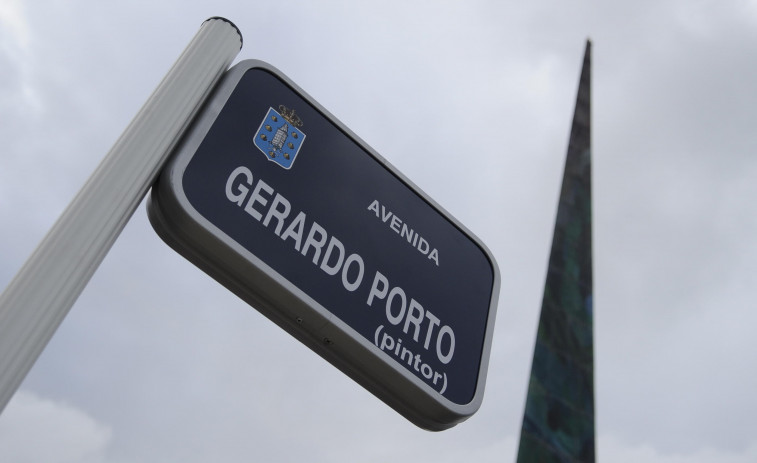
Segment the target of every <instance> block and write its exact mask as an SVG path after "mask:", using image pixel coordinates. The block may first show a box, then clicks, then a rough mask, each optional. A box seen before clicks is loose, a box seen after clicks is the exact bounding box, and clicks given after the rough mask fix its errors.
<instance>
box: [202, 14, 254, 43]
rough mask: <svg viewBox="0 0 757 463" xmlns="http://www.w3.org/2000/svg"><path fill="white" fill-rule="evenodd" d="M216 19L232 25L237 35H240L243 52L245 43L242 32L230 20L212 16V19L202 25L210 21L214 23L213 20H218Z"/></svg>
mask: <svg viewBox="0 0 757 463" xmlns="http://www.w3.org/2000/svg"><path fill="white" fill-rule="evenodd" d="M216 19H217V20H219V21H223V22H226V23H228V24H230V25H231V27H233V28H234V29H235V30H236V31H237V34H239V49H240V50H241V49H242V44H243V43H244V37H242V31H240V30H239V28H238V27H237V25H236V24H234V23H233V22H231V21H229V20H228V19H226V18H224V17H223V16H211V17H210V18H208V19H206V20H205V21H203V22H202V23H203V24H205V23H206V22H208V21H213V20H216Z"/></svg>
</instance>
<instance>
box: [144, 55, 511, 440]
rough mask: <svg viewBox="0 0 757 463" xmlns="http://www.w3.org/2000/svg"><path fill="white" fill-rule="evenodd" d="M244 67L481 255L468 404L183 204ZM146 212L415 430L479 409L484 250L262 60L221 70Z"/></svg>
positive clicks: (487, 342) (186, 250)
mask: <svg viewBox="0 0 757 463" xmlns="http://www.w3.org/2000/svg"><path fill="white" fill-rule="evenodd" d="M252 69H260V70H264V71H266V72H268V73H270V74H272V75H273V76H274V77H276V78H278V79H279V80H281V81H282V82H283V83H284V84H285V85H286V86H288V87H289V89H291V90H292V91H293V92H295V93H296V94H298V95H299V97H301V98H302V99H304V100H305V101H306V102H307V103H308V104H309V105H311V106H312V107H313V108H315V109H316V110H317V111H318V112H320V114H321V115H323V116H324V117H325V118H326V119H327V120H328V121H329V122H331V123H332V124H334V125H335V126H336V127H337V128H338V129H339V130H340V131H341V132H342V133H343V134H344V135H345V136H346V137H348V138H349V139H351V140H352V141H353V142H354V143H355V144H357V145H358V146H359V147H360V148H361V149H362V150H363V151H364V152H365V153H366V154H367V155H369V156H371V157H372V158H373V159H375V160H376V161H377V162H378V163H379V164H380V165H381V166H382V167H383V168H384V169H386V170H387V171H388V172H389V173H390V174H391V175H393V176H395V177H396V178H397V179H399V180H400V181H401V182H402V183H404V184H405V185H406V186H407V187H408V188H409V189H410V190H412V192H413V193H415V194H416V195H418V196H419V197H420V198H421V199H422V200H424V201H425V202H426V203H427V204H428V205H429V206H430V207H431V208H433V209H434V210H435V211H436V212H437V213H438V214H440V215H441V216H442V217H443V218H444V219H446V220H447V221H449V222H450V223H451V224H452V225H454V227H456V228H457V229H458V230H459V231H460V232H461V233H462V234H463V235H465V237H467V238H468V239H470V240H471V241H472V242H473V244H474V245H475V246H476V247H478V248H479V249H480V250H481V251H482V253H483V254H484V255H485V258H486V259H487V260H488V263H489V265H490V266H491V272H492V287H491V294H490V295H489V305H488V314H487V315H486V326H485V330H484V339H483V341H482V351H481V357H480V364H479V368H478V377H477V379H476V386H475V392H474V394H473V397H472V399H471V400H470V402H467V403H463V404H458V403H455V402H453V401H451V400H449V399H447V398H446V397H444V396H443V395H441V394H440V393H439V392H438V391H436V390H435V389H433V388H431V387H430V386H429V385H428V384H426V383H424V382H423V381H421V380H420V379H419V378H418V377H417V376H415V375H413V374H412V373H411V372H409V371H408V370H407V369H406V368H403V367H402V366H400V365H399V364H398V362H397V361H396V360H393V359H392V357H391V356H390V355H388V354H387V353H386V352H385V351H383V350H381V349H379V347H378V346H377V345H374V343H372V342H370V341H369V340H368V339H366V338H365V336H364V335H362V334H360V333H358V332H357V331H356V330H355V329H353V328H352V327H351V326H350V325H349V324H347V323H345V322H344V321H343V320H341V319H340V318H339V317H338V316H335V315H334V314H333V313H332V311H330V310H328V308H327V307H324V306H323V305H321V304H320V303H318V302H317V301H316V300H315V299H314V298H313V297H311V295H308V294H307V293H306V292H304V291H303V290H301V289H300V288H298V287H297V286H296V285H295V284H293V283H292V282H291V281H289V280H288V279H287V278H285V277H284V276H282V275H281V274H280V273H278V272H277V271H276V270H274V269H273V268H272V267H271V266H270V265H269V264H268V263H266V262H264V261H263V260H262V259H261V258H259V257H258V256H256V255H254V254H253V253H252V252H250V251H249V250H248V249H246V248H245V247H244V246H242V245H241V244H240V243H238V242H237V241H235V240H234V239H232V238H231V237H230V236H228V234H226V232H224V231H223V230H221V229H220V228H219V227H218V226H216V225H215V224H213V223H212V222H211V221H210V220H208V219H207V218H206V217H204V216H203V215H202V214H201V213H200V212H198V211H197V210H196V209H195V208H194V207H193V206H192V204H191V203H190V201H189V199H188V198H187V195H186V193H185V191H184V186H183V176H184V172H185V171H186V169H187V166H188V164H189V162H190V161H191V160H192V158H193V156H194V154H195V152H196V151H197V150H198V148H199V146H200V144H201V143H202V142H203V140H204V139H205V136H206V135H207V134H208V132H209V131H210V130H211V128H212V127H213V124H214V123H215V121H216V119H217V118H218V115H219V114H220V113H221V111H222V110H223V108H224V106H225V105H226V103H227V101H228V100H229V98H230V96H231V95H232V92H233V91H234V90H235V89H236V87H237V85H238V84H239V82H240V80H241V79H242V77H243V76H244V75H245V73H246V72H248V71H250V70H252ZM253 149H254V148H253ZM255 154H256V155H260V156H262V154H260V153H255ZM147 210H148V216H149V219H150V222H151V224H152V225H153V228H154V229H155V230H156V232H157V233H158V235H159V236H160V237H161V238H162V239H163V240H164V241H165V242H166V243H167V244H168V245H169V246H170V247H172V248H173V249H174V250H175V251H177V252H178V253H179V254H181V255H182V256H184V257H185V258H186V259H187V260H189V261H190V262H192V263H194V264H195V265H196V266H197V267H199V268H200V269H202V270H203V271H205V272H206V273H207V274H208V275H210V276H211V277H213V278H214V279H215V280H217V281H218V282H219V283H221V284H222V285H224V286H225V287H227V288H228V289H229V290H231V291H232V292H233V293H235V294H236V295H237V296H239V297H240V298H241V299H242V300H244V301H245V302H247V303H248V304H250V305H251V306H252V307H254V308H255V309H256V310H258V311H259V312H261V313H262V314H263V315H264V316H266V317H267V318H269V319H270V320H271V321H273V322H274V323H276V324H277V325H279V327H281V328H282V329H284V330H285V331H287V332H288V333H290V334H291V335H292V336H294V337H295V338H296V339H298V340H299V341H300V342H302V343H303V344H305V345H306V346H308V347H309V348H310V349H311V350H313V351H314V352H315V353H317V354H318V355H320V356H321V357H323V358H324V359H325V360H327V361H328V362H330V363H331V364H332V365H334V366H336V367H337V368H339V369H340V370H341V371H342V372H344V373H345V374H346V375H347V376H349V377H351V378H352V379H353V380H355V381H356V382H358V383H359V384H360V385H362V386H363V387H364V388H365V389H367V390H368V391H370V392H371V393H373V394H374V395H375V396H377V397H378V398H379V399H381V400H382V401H384V402H385V403H386V404H387V405H389V406H390V407H392V408H393V409H395V410H396V411H397V412H399V413H400V414H401V415H403V416H404V417H405V418H407V419H408V420H410V421H411V422H413V423H414V424H416V425H417V426H419V427H421V428H424V429H427V430H432V431H440V430H444V429H447V428H450V427H452V426H454V425H456V424H457V423H459V422H461V421H464V420H465V419H467V418H468V417H470V416H471V415H472V414H473V413H475V412H476V411H477V410H478V409H479V407H480V406H481V403H482V400H483V392H484V385H485V381H486V373H487V369H488V363H489V353H490V350H491V342H492V335H493V330H494V321H495V316H496V309H497V302H498V296H499V287H500V275H499V269H498V267H497V264H496V261H495V260H494V257H493V256H492V254H491V252H490V251H489V250H488V248H487V247H486V246H485V245H484V244H483V243H482V242H481V241H480V240H479V239H478V238H477V237H475V235H473V234H472V233H471V232H470V231H469V230H468V229H467V228H465V227H464V226H463V225H462V224H461V223H459V222H458V221H457V220H456V219H455V218H454V217H452V216H451V215H450V214H449V213H447V212H446V211H445V210H444V209H443V208H442V207H441V206H439V205H438V204H436V202H434V201H433V200H432V199H431V198H430V197H428V195H426V194H425V193H424V192H423V191H422V190H421V189H420V188H418V187H417V186H416V185H415V184H413V183H412V182H411V181H410V180H409V179H407V178H406V177H405V176H404V175H403V174H402V173H400V172H399V171H398V170H397V169H396V168H394V167H393V166H392V165H391V164H390V163H389V162H388V161H386V160H385V159H384V158H383V157H381V156H380V155H379V154H378V153H377V152H375V151H374V150H373V149H372V148H370V147H369V146H368V144H367V143H365V142H364V141H363V140H361V139H360V138H359V137H358V136H357V135H355V134H354V133H353V132H352V131H351V130H350V129H349V128H347V127H346V126H345V125H344V124H343V123H341V122H340V121H339V120H338V119H337V118H336V117H334V116H333V115H331V114H330V113H329V112H328V111H327V110H326V109H325V108H323V107H322V106H321V105H320V104H319V103H318V102H316V101H315V100H314V99H313V98H312V97H310V96H309V95H308V94H307V93H306V92H305V91H303V90H302V89H301V88H300V87H298V86H297V85H296V84H295V83H294V82H292V81H291V80H290V79H289V78H288V77H286V76H285V75H284V74H283V73H281V72H280V71H279V70H277V69H276V68H274V67H273V66H271V65H269V64H268V63H265V62H263V61H259V60H245V61H242V62H240V63H239V64H237V65H236V66H234V67H232V68H231V69H230V70H229V71H227V73H226V75H225V76H224V78H223V80H222V82H221V83H220V84H219V85H218V87H217V88H216V90H215V92H214V95H212V96H211V98H210V99H209V100H208V103H206V105H205V107H204V108H203V110H202V111H201V113H200V114H199V116H198V117H197V118H196V119H195V121H194V122H193V124H192V127H191V128H190V130H188V131H187V135H185V137H184V139H183V140H182V142H181V143H180V144H179V146H178V147H177V149H176V150H175V153H174V155H173V157H172V159H171V160H170V161H169V163H168V165H167V166H166V168H165V169H164V170H163V172H162V174H161V175H160V177H159V179H158V180H157V181H156V183H155V185H154V186H153V189H152V191H151V193H150V197H149V199H148V204H147ZM376 336H377V337H378V334H377V335H376ZM376 343H378V341H377V342H376Z"/></svg>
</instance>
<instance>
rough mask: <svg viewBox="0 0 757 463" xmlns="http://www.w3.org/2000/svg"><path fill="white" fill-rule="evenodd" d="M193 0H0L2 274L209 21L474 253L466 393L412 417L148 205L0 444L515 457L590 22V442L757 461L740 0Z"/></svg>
mask: <svg viewBox="0 0 757 463" xmlns="http://www.w3.org/2000/svg"><path fill="white" fill-rule="evenodd" d="M207 3H209V2H199V1H190V0H181V1H161V2H156V1H154V0H153V1H149V2H148V1H134V2H128V3H127V2H115V1H113V2H105V1H84V0H76V1H66V2H63V1H54V0H39V1H37V0H35V1H34V2H22V1H20V0H18V1H16V0H0V146H1V148H0V287H4V286H5V285H6V284H7V283H8V282H9V281H10V279H11V278H12V277H13V275H14V274H15V273H16V271H17V270H18V269H19V267H20V266H21V265H22V264H23V262H24V261H25V259H26V258H27V257H28V256H29V254H30V253H31V252H32V250H33V249H34V247H35V246H36V245H37V244H38V242H39V241H40V240H41V238H42V237H43V235H44V234H45V233H46V231H47V230H48V229H49V227H50V226H51V225H52V223H53V222H54V220H55V219H56V218H57V217H58V215H59V214H60V213H61V211H62V210H63V208H64V207H65V206H66V204H68V202H69V201H70V199H71V198H72V197H73V196H74V194H75V193H76V191H78V189H79V188H80V187H81V185H82V184H83V183H84V181H85V180H86V178H87V177H88V176H89V175H90V173H91V172H92V171H93V170H94V168H95V167H96V165H97V164H98V162H99V161H100V160H101V159H102V157H103V156H104V155H105V153H107V151H108V150H109V148H110V147H111V145H112V144H113V142H114V141H115V140H116V139H117V137H118V136H119V134H120V133H121V132H122V130H123V129H124V128H125V127H126V125H127V124H128V122H129V121H130V119H131V118H132V117H133V116H134V114H135V113H136V112H137V110H138V109H139V108H140V107H141V105H142V104H143V103H144V101H145V100H146V98H147V97H148V95H149V94H150V93H151V92H152V90H153V89H154V88H155V86H156V85H157V83H158V82H159V81H160V79H161V78H162V77H163V75H164V74H165V72H166V71H167V70H168V69H169V67H170V66H171V64H172V63H173V61H174V60H175V59H176V57H177V56H178V55H179V53H180V52H181V50H182V49H183V48H184V47H185V46H186V44H187V43H188V42H189V40H190V39H191V37H192V36H193V35H194V34H195V32H196V31H197V30H198V28H199V26H200V24H201V23H202V21H203V20H204V19H206V18H208V17H211V16H225V17H227V18H229V19H231V20H232V21H234V22H235V23H236V24H237V26H239V28H240V29H241V31H242V33H243V35H244V39H245V43H244V48H243V49H242V51H241V53H240V55H239V57H238V59H247V58H258V59H262V60H264V61H267V62H269V63H271V64H273V65H274V66H276V67H277V68H279V69H280V70H282V71H283V72H284V73H286V74H287V75H288V76H289V77H290V78H291V79H293V80H294V81H295V82H297V83H298V84H299V85H300V86H301V87H302V88H304V89H305V90H306V91H307V92H308V93H309V94H310V95H312V96H313V97H314V98H316V99H317V100H318V101H319V102H320V103H321V104H322V105H323V106H325V107H326V108H327V109H328V110H329V111H331V113H333V114H334V115H336V116H337V117H338V118H339V119H340V120H342V122H344V123H345V124H346V125H347V126H349V127H350V128H351V129H352V130H353V131H354V132H355V133H357V134H358V135H359V136H360V137H361V138H363V139H364V140H365V141H366V142H367V143H369V144H370V145H371V146H372V147H373V148H375V149H376V150H377V151H378V152H379V153H381V154H382V155H383V156H384V157H385V158H386V159H387V160H389V162H391V163H392V164H393V165H395V166H396V167H397V168H398V169H399V170H400V171H402V172H403V173H404V174H405V175H407V176H408V177H409V178H410V179H412V180H413V181H414V182H415V183H416V184H417V185H418V186H420V187H421V188H422V189H423V190H424V191H426V192H427V193H428V194H429V195H430V196H431V197H433V198H434V199H435V200H436V201H437V202H438V203H439V204H440V205H442V206H443V207H444V208H445V209H447V210H448V211H449V212H450V213H452V214H453V215H454V216H455V217H457V218H458V219H459V220H460V221H461V222H462V223H464V224H465V225H466V226H467V227H468V228H469V229H471V230H472V231H473V232H474V233H475V234H477V235H478V236H479V237H480V238H481V239H482V240H483V241H484V242H485V243H486V244H487V245H488V246H489V248H490V249H491V250H492V252H493V253H494V255H495V257H496V259H497V262H498V264H499V267H500V270H501V274H502V287H501V295H500V302H499V309H498V315H497V323H496V330H495V337H494V343H493V348H492V355H491V362H490V370H489V378H488V382H487V389H486V394H485V396H484V403H483V406H482V407H481V410H480V411H479V412H478V413H477V414H476V415H474V416H473V417H472V418H470V419H469V420H468V421H466V422H464V423H462V424H460V425H458V426H457V427H455V428H453V429H451V430H448V431H444V432H442V433H429V432H426V431H423V430H420V429H418V428H416V427H414V426H413V425H412V424H410V423H409V422H407V421H406V420H405V419H404V418H402V417H400V416H399V415H398V414H397V413H396V412H394V411H393V410H391V409H389V408H388V407H387V406H386V405H384V404H383V403H382V402H380V401H379V400H378V399H376V398H374V397H373V396H372V395H370V394H369V393H368V392H366V391H365V390H363V389H362V388H361V387H359V386H357V385H356V384H355V383H353V382H352V381H351V380H350V379H348V378H347V377H345V376H344V375H342V374H341V373H340V372H339V371H337V370H336V369H334V368H333V367H331V366H330V365H329V364H327V363H326V362H325V361H323V360H322V359H321V358H320V357H318V356H317V355H315V354H313V353H312V352H310V351H309V350H308V349H307V348H305V347H303V346H301V345H300V344H299V343H298V342H297V341H295V340H294V339H293V338H291V337H290V336H289V335H287V334H286V333H284V332H283V331H282V330H280V329H279V328H278V327H277V326H275V325H274V324H272V323H271V322H269V321H268V320H267V319H265V318H264V317H262V316H261V315H260V314H259V313H257V312H256V311H255V310H254V309H252V308H250V307H249V306H247V305H246V304H244V303H243V302H241V301H240V300H239V299H237V298H236V297H235V296H233V295H232V294H230V293H229V292H228V291H227V290H225V289H224V288H222V287H221V286H220V285H218V284H217V283H216V282H214V281H213V280H212V279H210V278H209V277H207V276H206V275H205V274H203V273H202V272H201V271H199V270H197V269H196V268H195V267H194V266H193V265H191V264H190V263H188V262H186V261H185V260H184V259H183V258H181V257H180V256H179V255H178V254H176V253H175V252H174V251H172V250H171V249H170V248H168V247H167V246H166V245H165V244H164V243H163V242H162V241H161V240H160V239H159V238H158V237H157V235H156V234H155V233H154V231H153V230H152V228H151V226H150V225H149V223H148V221H147V217H146V213H145V210H144V206H141V207H140V208H139V209H138V210H137V212H136V214H135V215H134V217H133V218H132V220H131V221H130V222H129V224H128V225H127V227H126V228H125V230H124V231H123V233H122V235H121V237H120V238H119V239H118V241H117V242H116V244H115V245H114V247H113V248H112V250H111V252H110V253H109V255H108V256H107V258H106V259H105V261H104V262H103V264H102V265H101V267H100V268H99V270H98V271H97V273H96V274H95V276H94V278H93V279H92V280H91V282H90V283H89V285H88V286H87V288H86V289H85V291H84V292H83V294H82V295H81V297H80V298H79V300H78V301H77V303H76V304H75V305H74V307H73V308H72V310H71V312H70V314H69V315H68V317H67V318H66V320H65V321H64V322H63V324H62V325H61V327H60V329H59V330H58V332H57V333H56V335H55V337H54V338H53V339H52V341H51V342H50V344H49V345H48V347H47V348H46V350H45V351H44V353H43V354H42V356H41V357H40V359H39V360H38V362H37V363H36V365H35V366H34V368H33V369H32V371H31V372H30V374H29V375H28V377H27V379H26V381H25V382H24V383H23V385H22V386H21V388H20V389H19V391H18V392H17V393H16V395H15V397H14V398H13V399H12V401H11V402H10V404H9V405H8V407H7V408H6V409H5V411H4V412H3V414H2V415H0V461H9V462H10V461H13V462H39V461H44V462H51V463H63V462H81V463H136V462H140V463H152V462H165V461H183V462H187V463H194V462H207V461H225V462H242V461H245V462H249V461H260V462H289V461H303V460H306V461H314V462H354V461H361V462H387V461H403V462H404V461H407V462H411V461H412V462H435V463H440V462H460V461H477V462H495V461H496V462H501V461H507V462H509V461H514V459H515V454H516V451H517V441H518V436H519V431H520V423H521V420H522V414H523V407H524V400H525V394H526V386H527V382H528V374H529V370H530V361H531V355H532V350H533V344H534V338H535V333H536V324H537V320H538V314H539V309H540V303H541V297H542V291H543V285H544V278H545V272H546V263H547V257H548V250H549V246H550V241H551V233H552V227H553V221H554V216H555V212H556V206H557V199H558V188H559V184H560V179H561V175H562V166H563V160H564V156H565V151H566V147H567V140H568V131H569V127H570V118H571V115H572V110H573V104H574V99H575V92H576V86H577V82H578V76H579V71H580V62H581V57H582V53H583V49H584V43H585V40H586V39H587V38H589V37H590V38H591V39H592V41H593V43H594V57H593V58H594V67H593V78H594V86H593V98H594V105H593V122H594V126H593V131H594V132H593V143H594V146H593V156H594V161H593V162H594V184H593V187H594V234H595V242H594V262H595V333H596V336H595V349H596V390H597V392H596V407H597V416H596V419H597V438H598V442H597V453H598V458H599V460H601V461H612V462H636V461H646V462H652V463H679V462H695V463H711V462H719V463H721V462H726V463H742V462H753V461H755V460H757V419H756V418H755V417H757V400H755V399H754V398H753V396H754V391H757V371H755V366H756V365H757V337H755V336H753V334H752V332H753V331H754V327H755V326H757V312H755V308H756V307H757V302H755V300H756V299H757V297H756V296H757V289H756V288H757V264H755V262H757V206H755V205H754V199H755V198H757V129H756V128H755V127H756V124H757V122H756V121H757V85H755V82H757V2H756V1H755V0H720V1H707V0H657V1H647V0H642V1H636V2H611V1H610V2H608V1H605V2H591V1H588V0H581V1H576V2H561V1H552V0H535V1H532V2H512V1H476V0H466V1H465V2H463V1H458V2H452V1H424V2H418V1H407V0H404V1H394V0H381V1H376V2H373V1H370V2H348V1H321V2H305V1H289V2H261V1H248V2H224V1H216V2H212V3H213V6H212V7H211V6H206V5H205V4H207ZM242 3H243V4H244V6H240V5H241V4H242ZM417 127H422V128H423V130H422V131H418V130H417ZM474 154H475V159H484V160H485V161H477V162H475V163H472V162H470V159H472V157H473V155H474Z"/></svg>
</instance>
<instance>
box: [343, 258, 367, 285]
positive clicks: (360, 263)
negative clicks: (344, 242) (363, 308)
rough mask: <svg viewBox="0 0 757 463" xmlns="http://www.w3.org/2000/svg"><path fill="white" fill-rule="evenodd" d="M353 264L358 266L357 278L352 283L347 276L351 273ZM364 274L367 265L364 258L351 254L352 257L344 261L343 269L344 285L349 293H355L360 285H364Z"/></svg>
mask: <svg viewBox="0 0 757 463" xmlns="http://www.w3.org/2000/svg"><path fill="white" fill-rule="evenodd" d="M353 262H354V263H355V264H357V269H358V270H357V278H355V281H353V282H350V280H349V278H348V276H347V275H348V272H349V271H350V265H351V264H352V263H353ZM364 273H365V264H364V263H363V258H362V257H360V256H359V255H357V254H350V257H348V258H347V260H346V261H344V268H343V269H342V285H344V289H346V290H347V291H349V292H354V291H355V290H356V289H357V288H358V287H359V286H360V283H362V281H363V274H364Z"/></svg>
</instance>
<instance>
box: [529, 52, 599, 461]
mask: <svg viewBox="0 0 757 463" xmlns="http://www.w3.org/2000/svg"><path fill="white" fill-rule="evenodd" d="M590 67H591V42H590V41H587V42H586V51H585V54H584V61H583V68H582V70H581V80H580V83H579V86H578V97H577V98H576V108H575V113H574V115H573V126H572V128H571V133H570V142H569V144H568V155H567V158H566V161H565V171H564V174H563V182H562V190H561V193H560V202H559V205H558V208H557V220H556V223H555V230H554V237H553V240H552V251H551V253H550V257H549V267H548V269H547V281H546V284H545V288H544V299H543V301H542V309H541V317H540V319H539V329H538V332H537V336H536V347H535V348H534V357H533V363H532V366H531V379H530V381H529V385H528V397H527V399H526V408H525V413H524V416H523V427H522V429H521V435H520V446H519V449H518V463H530V462H539V463H544V462H570V463H574V462H576V463H577V462H582V463H583V462H592V463H593V462H594V453H595V452H594V341H593V339H594V335H593V315H592V252H591V247H592V240H591V99H590V96H591V94H590V84H591V73H590V71H591V69H590Z"/></svg>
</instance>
